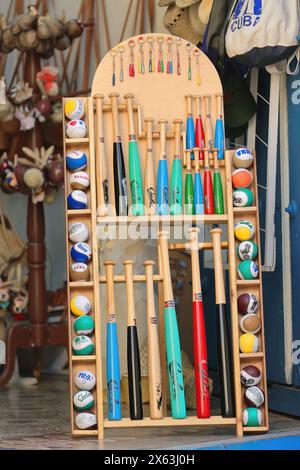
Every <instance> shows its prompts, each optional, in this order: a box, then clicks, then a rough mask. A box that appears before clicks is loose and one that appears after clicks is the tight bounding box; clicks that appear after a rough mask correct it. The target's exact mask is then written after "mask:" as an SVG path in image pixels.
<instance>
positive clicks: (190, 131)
mask: <svg viewBox="0 0 300 470" xmlns="http://www.w3.org/2000/svg"><path fill="white" fill-rule="evenodd" d="M185 99H186V108H187V120H186V149H187V150H191V151H192V150H193V148H194V147H196V141H195V128H194V118H193V107H192V100H193V95H190V94H188V95H185ZM191 159H192V160H193V159H194V154H193V153H191Z"/></svg>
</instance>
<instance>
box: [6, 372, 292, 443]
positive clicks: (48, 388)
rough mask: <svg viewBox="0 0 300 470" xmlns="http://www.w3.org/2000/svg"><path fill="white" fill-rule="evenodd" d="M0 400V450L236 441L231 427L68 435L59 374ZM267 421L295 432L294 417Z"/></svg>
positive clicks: (276, 430) (277, 432)
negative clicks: (100, 439) (80, 436)
mask: <svg viewBox="0 0 300 470" xmlns="http://www.w3.org/2000/svg"><path fill="white" fill-rule="evenodd" d="M0 403H1V408H0V409H1V419H0V449H107V450H110V449H111V450H114V449H166V448H176V447H182V448H184V447H186V448H190V449H191V448H193V447H196V448H197V447H200V446H201V445H205V443H210V444H211V445H213V444H217V443H219V442H220V441H222V442H234V441H236V439H235V436H234V428H233V427H221V428H220V427H215V428H213V427H208V428H201V429H199V428H186V427H182V428H178V427H176V428H175V427H174V428H170V427H168V428H165V429H162V428H159V432H158V431H157V430H155V429H154V428H152V429H151V428H150V429H149V428H148V429H147V428H141V429H138V430H137V429H132V430H128V429H121V430H117V429H109V430H107V431H106V433H105V434H106V438H105V440H104V441H103V442H100V443H98V440H97V438H86V439H72V438H71V437H70V434H69V397H68V384H67V378H66V377H61V376H60V377H57V376H56V377H55V376H49V377H44V378H43V379H42V381H41V383H40V384H39V386H37V387H32V388H21V387H18V386H13V387H10V388H5V389H1V390H0ZM214 406H216V405H215V404H214ZM270 421H271V435H272V437H278V436H282V435H284V434H286V433H288V434H289V435H296V434H298V435H300V420H296V419H292V418H289V417H286V416H280V415H276V414H274V413H271V420H270ZM269 437H270V434H268V435H264V436H261V438H262V439H266V438H269ZM244 439H246V440H249V439H256V440H257V436H253V437H251V438H244Z"/></svg>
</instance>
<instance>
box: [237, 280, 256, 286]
mask: <svg viewBox="0 0 300 470" xmlns="http://www.w3.org/2000/svg"><path fill="white" fill-rule="evenodd" d="M236 285H237V286H238V287H243V286H245V287H248V286H249V287H251V286H252V287H256V286H260V279H253V280H252V281H244V280H242V279H238V280H237V281H236Z"/></svg>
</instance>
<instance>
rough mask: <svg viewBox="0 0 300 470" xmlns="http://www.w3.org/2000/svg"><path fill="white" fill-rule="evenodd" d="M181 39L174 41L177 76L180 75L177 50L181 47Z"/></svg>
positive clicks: (178, 52)
mask: <svg viewBox="0 0 300 470" xmlns="http://www.w3.org/2000/svg"><path fill="white" fill-rule="evenodd" d="M181 43H182V41H181V39H180V38H176V39H175V45H176V59H177V75H181V65H180V51H179V48H180V46H181Z"/></svg>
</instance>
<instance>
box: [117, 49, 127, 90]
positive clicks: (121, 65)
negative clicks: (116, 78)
mask: <svg viewBox="0 0 300 470" xmlns="http://www.w3.org/2000/svg"><path fill="white" fill-rule="evenodd" d="M118 52H119V54H120V82H123V81H124V57H123V54H124V52H125V47H124V46H119V49H118Z"/></svg>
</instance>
